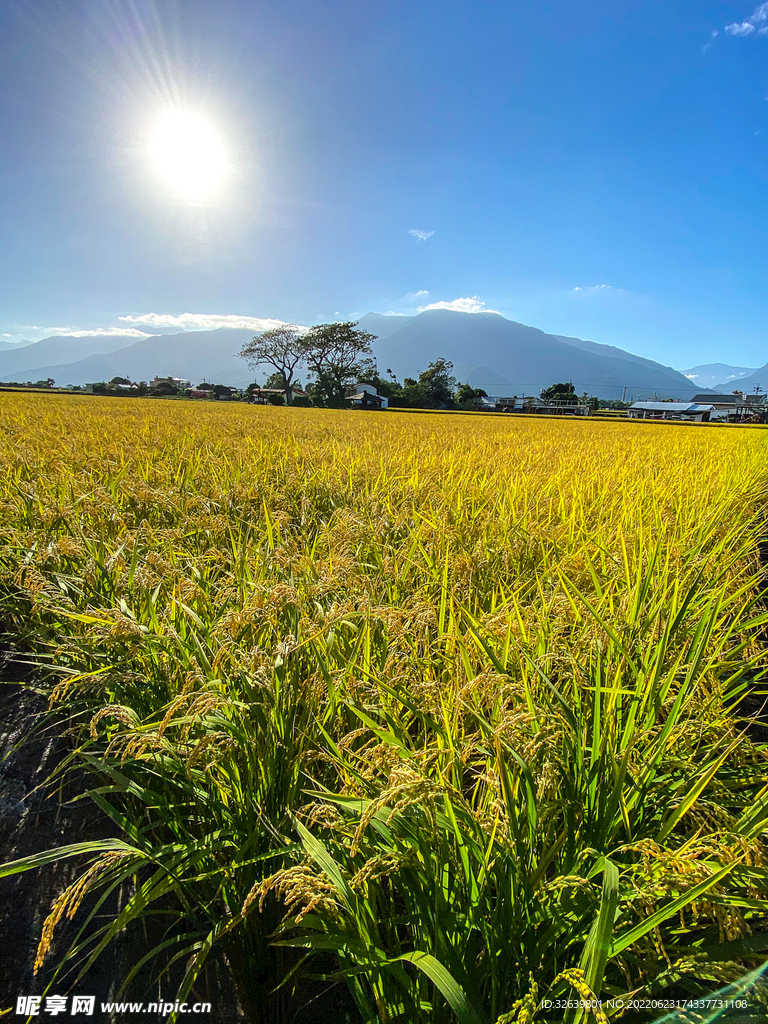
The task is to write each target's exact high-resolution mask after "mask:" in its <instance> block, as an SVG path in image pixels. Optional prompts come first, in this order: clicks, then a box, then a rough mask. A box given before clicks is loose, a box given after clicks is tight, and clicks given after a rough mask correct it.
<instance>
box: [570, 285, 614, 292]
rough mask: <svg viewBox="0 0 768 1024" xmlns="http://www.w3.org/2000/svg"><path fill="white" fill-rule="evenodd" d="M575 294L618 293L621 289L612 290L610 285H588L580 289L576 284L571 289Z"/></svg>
mask: <svg viewBox="0 0 768 1024" xmlns="http://www.w3.org/2000/svg"><path fill="white" fill-rule="evenodd" d="M573 290H574V291H575V292H620V291H622V289H621V288H614V287H613V285H611V284H590V285H586V286H584V287H582V286H581V285H579V284H577V285H576V287H575V288H574V289H573Z"/></svg>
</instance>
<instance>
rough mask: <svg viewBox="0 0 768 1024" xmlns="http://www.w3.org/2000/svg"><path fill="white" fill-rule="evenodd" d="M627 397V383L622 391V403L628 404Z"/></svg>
mask: <svg viewBox="0 0 768 1024" xmlns="http://www.w3.org/2000/svg"><path fill="white" fill-rule="evenodd" d="M626 397H627V385H626V384H625V385H624V388H623V389H622V392H621V404H622V405H625V404H626Z"/></svg>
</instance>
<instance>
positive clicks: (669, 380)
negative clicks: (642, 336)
mask: <svg viewBox="0 0 768 1024" xmlns="http://www.w3.org/2000/svg"><path fill="white" fill-rule="evenodd" d="M360 327H362V328H363V329H364V330H367V331H369V332H370V333H371V334H376V335H378V341H377V342H375V343H374V351H375V353H376V358H377V360H378V364H379V369H380V370H382V371H383V370H384V369H386V368H392V369H393V370H394V371H395V373H396V375H397V376H398V378H400V379H402V377H403V376H408V377H417V376H418V373H419V371H420V370H423V369H425V367H426V365H427V363H429V362H431V361H434V360H435V359H437V358H439V357H440V356H442V357H444V358H446V359H450V360H451V362H452V363H453V366H454V373H455V375H456V377H457V378H458V379H459V380H461V381H467V382H468V383H469V384H472V386H473V387H482V388H483V389H484V390H485V391H487V392H488V393H489V394H495V395H501V394H508V395H512V394H517V395H521V396H522V395H525V394H528V395H535V394H538V393H539V391H540V390H541V389H542V388H545V387H549V386H550V385H551V384H554V383H557V382H559V381H564V382H565V381H572V382H573V384H574V386H575V388H576V391H577V392H578V393H579V394H581V393H582V392H584V391H587V392H589V394H591V395H596V396H597V397H598V398H621V397H622V396H623V395H625V396H626V397H627V398H630V397H634V398H637V397H640V396H646V395H650V394H654V393H655V394H657V395H658V396H659V397H660V398H671V397H677V396H679V397H681V398H688V397H692V396H693V395H694V394H695V393H696V392H697V391H701V390H702V388H701V386H700V385H698V384H694V383H693V382H692V381H690V380H688V379H687V378H686V377H685V376H684V375H683V374H682V373H680V372H679V371H677V370H674V369H673V368H672V367H671V366H663V365H662V364H661V363H656V362H654V361H653V360H651V359H644V358H643V357H642V356H636V355H633V354H632V353H630V352H625V351H623V350H622V349H619V348H615V347H614V346H612V345H600V344H597V343H596V342H592V341H583V340H582V339H580V338H570V337H566V336H565V335H554V334H545V333H544V331H540V330H538V329H537V328H535V327H527V326H526V325H525V324H519V323H515V322H514V321H513V320H507V319H506V318H505V317H503V316H501V315H500V314H498V313H460V312H457V311H454V310H446V309H431V310H425V311H424V312H423V313H420V314H419V315H418V316H413V317H399V316H398V317H395V316H383V315H382V314H380V313H369V314H367V315H366V316H364V317H362V318H361V319H360Z"/></svg>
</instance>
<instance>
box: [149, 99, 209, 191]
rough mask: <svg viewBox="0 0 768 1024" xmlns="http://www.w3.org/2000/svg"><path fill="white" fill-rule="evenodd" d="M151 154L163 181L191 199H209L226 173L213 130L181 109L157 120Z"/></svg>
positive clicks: (201, 120) (204, 122) (193, 115)
mask: <svg viewBox="0 0 768 1024" xmlns="http://www.w3.org/2000/svg"><path fill="white" fill-rule="evenodd" d="M152 154H153V156H154V158H155V162H156V164H157V167H158V170H159V171H160V173H161V174H162V176H163V177H164V178H165V180H166V181H167V182H168V183H169V184H170V185H172V186H173V187H174V188H175V189H176V190H177V191H178V192H180V193H182V194H183V195H185V196H187V197H188V198H190V199H206V198H209V197H210V196H212V195H213V194H214V192H215V191H216V189H217V188H218V187H219V185H220V184H221V181H222V178H223V177H224V173H225V171H226V161H225V155H224V149H223V147H222V145H221V142H220V141H219V139H218V137H217V136H216V133H215V132H214V130H213V129H212V128H211V126H210V125H209V124H208V123H207V122H206V121H204V120H203V119H202V118H200V117H198V116H197V115H195V114H190V113H187V112H186V111H184V110H170V111H168V113H167V114H165V115H164V116H163V117H162V118H161V119H160V121H159V122H158V124H157V127H156V129H155V134H154V138H153V143H152Z"/></svg>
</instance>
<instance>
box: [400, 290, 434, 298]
mask: <svg viewBox="0 0 768 1024" xmlns="http://www.w3.org/2000/svg"><path fill="white" fill-rule="evenodd" d="M425 295H429V292H428V291H427V290H426V288H420V289H419V290H418V291H417V292H410V293H409V294H408V295H406V298H407V299H421V298H423V297H424V296H425Z"/></svg>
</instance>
